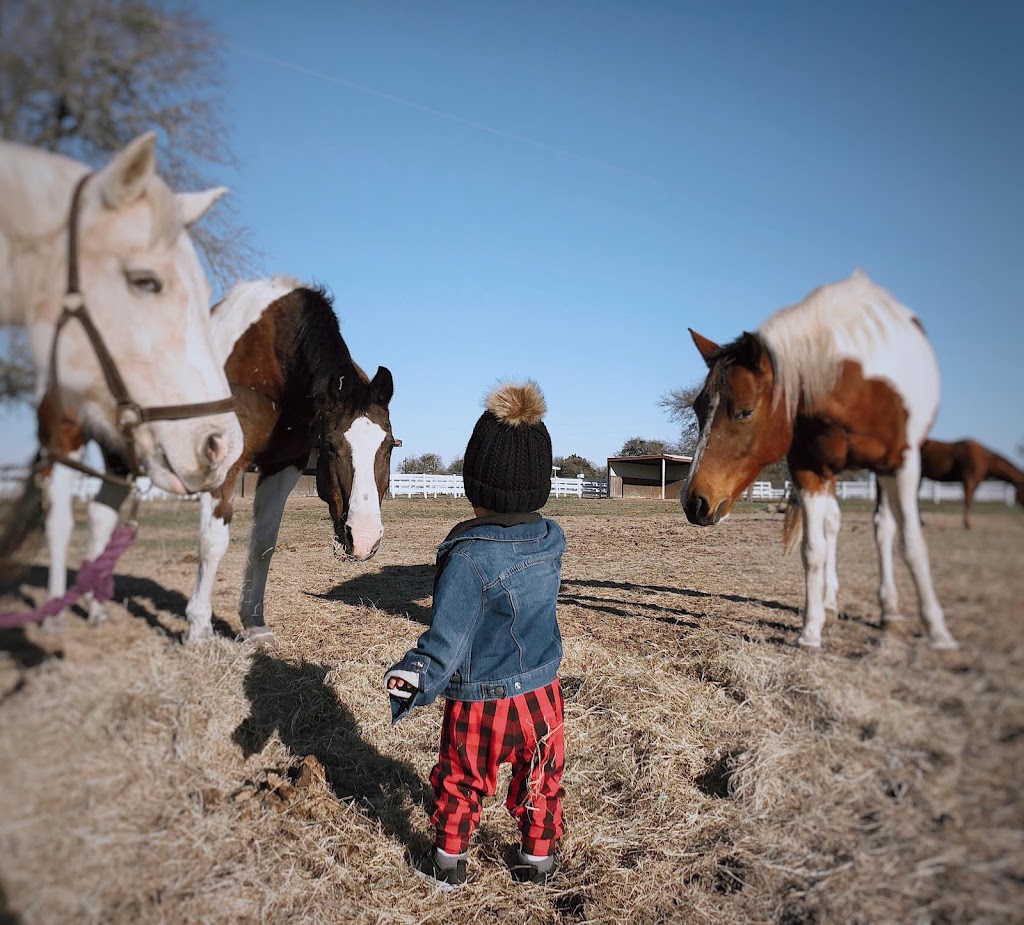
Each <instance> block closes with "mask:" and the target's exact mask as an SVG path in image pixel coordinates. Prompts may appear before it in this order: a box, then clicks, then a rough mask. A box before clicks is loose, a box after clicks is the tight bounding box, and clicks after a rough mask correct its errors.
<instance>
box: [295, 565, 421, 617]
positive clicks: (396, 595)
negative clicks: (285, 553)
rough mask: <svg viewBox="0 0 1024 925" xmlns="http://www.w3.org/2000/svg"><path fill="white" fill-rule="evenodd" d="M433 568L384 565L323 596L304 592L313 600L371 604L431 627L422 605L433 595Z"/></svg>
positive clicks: (386, 611)
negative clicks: (313, 598) (423, 601)
mask: <svg viewBox="0 0 1024 925" xmlns="http://www.w3.org/2000/svg"><path fill="white" fill-rule="evenodd" d="M434 572H435V567H434V566H433V565H385V566H384V568H382V569H381V570H380V571H378V572H367V573H365V574H363V575H356V576H355V577H354V578H350V579H348V581H343V582H341V583H340V584H337V585H335V586H334V587H333V588H331V590H330V591H327V592H326V593H324V594H315V593H313V592H311V591H307V592H305V593H306V594H308V595H309V596H310V597H316V598H320V599H321V600H327V601H340V602H342V603H344V604H351V605H353V606H359V605H361V604H364V603H367V602H369V603H371V604H373V606H374V607H376V608H377V609H378V610H380V611H382V612H383V613H386V614H388V615H389V616H393V617H404V618H405V619H407V620H412V621H414V622H416V623H420V624H422V625H423V626H430V607H429V606H427V607H424V606H423V604H421V603H419V601H422V600H424V599H427V600H430V598H431V597H432V596H433V593H434Z"/></svg>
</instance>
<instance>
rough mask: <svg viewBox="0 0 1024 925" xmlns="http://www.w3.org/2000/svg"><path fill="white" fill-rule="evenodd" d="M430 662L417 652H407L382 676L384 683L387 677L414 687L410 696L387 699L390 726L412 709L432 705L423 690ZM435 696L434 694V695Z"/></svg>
mask: <svg viewBox="0 0 1024 925" xmlns="http://www.w3.org/2000/svg"><path fill="white" fill-rule="evenodd" d="M431 663H432V660H431V658H430V656H428V655H423V654H422V653H419V652H415V651H413V652H407V653H406V654H405V657H404V658H403V659H401V661H398V662H396V663H395V664H394V665H392V666H391V667H390V668H389V669H388V670H387V672H386V673H385V674H384V683H385V685H386V684H387V679H388V678H389V677H399V678H402V679H403V680H406V681H408V682H409V683H410V684H415V685H416V690H415V691H414V692H413V693H412V696H409V697H405V698H401V697H396V696H391V697H389V698H388V699H389V700H390V702H391V725H392V726H394V725H396V724H397V723H398V722H399V720H401V719H404V718H405V717H406V716H407V715H408V714H409V713H411V712H412V710H413V708H414V707H422V706H426V705H427V704H429V703H432V702H433V700H434V697H428V696H426V695H425V692H424V690H423V688H424V686H425V684H426V679H427V672H428V671H429V669H430V666H431ZM388 693H389V694H393V693H394V692H393V691H388ZM434 696H436V694H435V695H434Z"/></svg>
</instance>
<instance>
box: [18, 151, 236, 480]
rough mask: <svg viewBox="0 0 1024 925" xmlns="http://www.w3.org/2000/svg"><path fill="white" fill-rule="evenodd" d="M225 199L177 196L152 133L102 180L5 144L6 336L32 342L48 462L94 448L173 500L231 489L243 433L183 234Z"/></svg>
mask: <svg viewBox="0 0 1024 925" xmlns="http://www.w3.org/2000/svg"><path fill="white" fill-rule="evenodd" d="M223 192H224V189H223V188H217V189H213V190H207V191H206V192H202V193H184V194H182V193H178V194H175V193H173V192H171V190H170V189H169V188H168V187H167V185H166V184H165V183H164V181H163V180H162V179H161V178H160V177H159V176H158V175H157V173H156V151H155V136H154V135H153V134H152V133H150V134H146V135H141V136H139V137H138V138H136V139H135V140H134V141H132V142H131V143H130V144H128V145H127V147H125V148H124V150H122V151H120V152H119V153H118V154H116V155H115V156H114V157H113V158H112V159H111V161H110V162H109V163H108V164H107V165H106V166H105V167H104V168H102V169H101V170H99V171H97V172H95V173H90V171H89V169H88V168H87V167H86V166H85V165H84V164H81V163H79V162H78V161H75V160H72V159H71V158H67V157H63V156H61V155H57V154H51V153H48V152H44V151H40V150H37V149H35V148H30V147H26V146H24V145H19V144H14V143H12V142H7V141H0V267H3V271H2V273H0V324H15V325H22V326H24V327H25V328H27V329H28V332H29V336H30V340H31V347H32V355H33V361H34V366H35V374H36V386H37V388H36V406H37V409H38V414H39V437H40V442H41V444H42V446H43V448H44V450H49V451H50V453H51V456H52V455H53V454H54V453H59V452H61V451H62V450H63V449H65V448H66V446H69V445H73V444H74V443H75V442H76V441H80V440H82V439H95V440H97V441H98V442H99V443H101V444H102V445H103V446H104V447H105V448H106V449H108V450H109V451H111V452H113V453H115V454H117V455H118V456H120V457H121V458H122V459H125V460H128V461H130V463H131V467H132V469H133V470H134V471H136V472H138V473H145V474H146V475H148V476H149V477H151V478H152V480H153V482H154V483H155V484H156V485H158V486H160V487H161V488H164V489H166V490H167V491H171V492H178V493H182V494H185V493H188V492H193V491H199V490H203V489H209V488H213V487H214V486H216V485H219V484H220V483H221V482H222V481H223V479H224V476H225V474H226V473H227V471H228V467H229V466H230V465H231V464H232V463H233V462H234V461H235V459H236V458H237V457H238V454H239V452H240V451H241V446H242V434H241V430H240V428H239V424H238V420H237V418H236V417H235V415H234V413H233V412H232V409H231V400H230V396H231V392H230V389H229V388H228V382H227V378H226V377H225V375H224V367H223V364H222V363H221V362H218V359H217V357H216V356H215V354H214V347H213V341H212V337H211V329H210V317H209V303H210V290H209V285H208V283H207V280H206V276H205V274H204V273H203V270H202V267H201V265H200V263H199V259H198V257H197V255H196V252H195V249H194V248H193V246H192V242H191V240H190V238H189V236H188V233H187V232H186V230H185V229H186V227H187V226H188V225H190V224H192V223H193V222H194V221H196V220H197V219H198V218H199V217H200V216H201V215H202V214H203V213H204V212H205V211H206V210H207V209H208V208H209V207H210V206H211V205H212V204H213V203H214V202H215V201H216V200H217V198H219V197H220V196H221V195H222V193H223Z"/></svg>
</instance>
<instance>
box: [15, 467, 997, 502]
mask: <svg viewBox="0 0 1024 925" xmlns="http://www.w3.org/2000/svg"><path fill="white" fill-rule="evenodd" d="M27 477H28V469H26V468H24V467H22V466H12V467H0V498H12V497H14V496H16V495H17V494H19V493H20V492H21V487H22V484H23V483H24V480H25V479H26V478H27ZM138 484H139V487H140V490H141V494H142V497H143V499H145V500H170V501H188V500H194V499H196V498H198V497H199V496H198V495H172V494H170V493H169V492H166V491H163V490H162V489H159V488H155V487H154V486H153V485H152V483H150V482H149V480H148V479H140V480H139V483H138ZM607 484H608V483H607V482H606V481H605V480H604V479H562V478H553V479H552V480H551V494H552V495H553V496H554V497H556V498H564V497H576V498H601V497H604V496H605V495H606V494H607ZM789 485H790V483H789V482H786V487H785V488H772V483H771V482H754V484H753V485H751V486H750V488H748V489H747V490H746V492H744V494H743V497H744V498H745V499H746V500H749V501H778V500H780V499H781V498H783V497H785V495H786V492H787V491H788V490H789ZM99 489H100V480H99V479H97V478H92V477H90V476H87V475H84V474H82V473H76V474H75V478H74V482H73V487H72V492H73V493H74V496H75V498H76V499H77V500H79V501H85V500H88V499H89V498H92V497H93V496H94V495H95V494H96V492H98V491H99ZM465 494H466V491H465V488H464V487H463V484H462V476H461V475H424V474H411V475H410V474H406V473H403V472H392V473H391V497H393V498H396V497H398V496H400V495H401V496H403V497H407V498H411V497H413V496H414V495H415V496H421V497H424V498H436V497H437V496H438V495H452V496H454V497H456V498H461V497H464V496H465ZM836 497H837V498H839V500H840V501H853V500H859V501H874V500H875V480H874V478H871V479H868V480H866V481H858V482H854V481H847V482H837V483H836ZM1016 497H1017V495H1016V489H1015V488H1014V487H1013V486H1012V485H1009V484H1007V483H1006V482H998V481H995V480H994V479H990V480H988V481H985V482H982V483H981V484H980V485H979V486H978V488H977V491H975V493H974V500H975V501H976V502H979V503H984V502H986V501H987V502H993V503H1002V504H1006V505H1010V506H1012V505H1013V504H1014V503H1015V501H1016ZM918 498H920V499H921V500H922V501H931V502H933V503H936V504H939V503H943V502H950V501H952V502H956V501H963V499H964V488H963V485H961V484H960V483H959V482H932V481H931V480H929V479H922V480H921V488H920V490H919V491H918Z"/></svg>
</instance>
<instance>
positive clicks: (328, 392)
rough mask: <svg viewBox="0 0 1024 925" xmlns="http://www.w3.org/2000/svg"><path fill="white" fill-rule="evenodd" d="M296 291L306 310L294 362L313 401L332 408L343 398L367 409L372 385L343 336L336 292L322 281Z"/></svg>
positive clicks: (299, 318) (300, 327)
mask: <svg viewBox="0 0 1024 925" xmlns="http://www.w3.org/2000/svg"><path fill="white" fill-rule="evenodd" d="M295 293H296V294H301V295H302V297H303V299H304V302H305V308H306V310H305V311H304V312H302V313H301V314H300V315H298V316H297V317H298V321H299V323H298V325H297V326H296V330H295V347H296V352H295V357H294V362H295V363H296V365H297V366H298V367H299V368H301V369H302V370H303V375H304V377H305V378H306V380H307V383H308V386H307V387H308V395H309V398H310V400H311V401H312V402H313V403H314V404H315V405H316V406H317V407H324V406H326V407H330V406H331V405H332V404H333V403H334V402H335V401H336V400H338V399H339V398H343V399H344V401H345V404H346V405H347V406H348V407H350V408H355V409H356V410H359V411H362V410H365V409H366V408H368V407H369V406H370V388H369V384H368V382H367V381H366V379H365V378H364V377H365V373H364V374H363V375H362V376H361V375H360V372H361V370H360V369H359V367H357V366H356V364H355V362H354V361H353V359H352V354H351V353H350V352H349V349H348V345H347V344H346V343H345V339H344V338H343V337H342V336H341V328H340V326H339V324H338V316H337V315H336V314H335V313H334V297H333V295H332V294H331V292H330V290H329V289H328V288H327V286H326V285H324V284H322V283H310V284H309V285H304V286H300V287H299V288H298V289H296V290H295Z"/></svg>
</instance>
